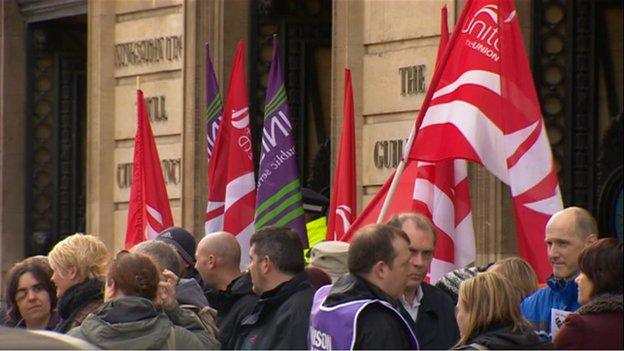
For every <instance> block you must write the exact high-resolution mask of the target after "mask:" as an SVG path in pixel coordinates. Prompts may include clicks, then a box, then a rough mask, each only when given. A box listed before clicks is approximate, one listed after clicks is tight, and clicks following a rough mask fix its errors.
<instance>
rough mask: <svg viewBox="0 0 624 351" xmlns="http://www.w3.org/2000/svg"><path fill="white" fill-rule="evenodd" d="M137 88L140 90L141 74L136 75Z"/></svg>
mask: <svg viewBox="0 0 624 351" xmlns="http://www.w3.org/2000/svg"><path fill="white" fill-rule="evenodd" d="M136 86H137V90H141V76H137V77H136Z"/></svg>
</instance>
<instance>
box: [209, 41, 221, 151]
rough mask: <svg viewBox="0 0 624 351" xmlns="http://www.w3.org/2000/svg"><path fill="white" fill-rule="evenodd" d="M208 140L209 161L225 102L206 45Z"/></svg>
mask: <svg viewBox="0 0 624 351" xmlns="http://www.w3.org/2000/svg"><path fill="white" fill-rule="evenodd" d="M206 106H208V107H207V108H206V122H207V129H206V140H207V142H208V146H207V148H208V161H210V157H211V156H212V148H213V146H214V143H215V140H216V139H217V131H218V130H219V123H220V122H221V116H222V115H223V101H222V100H221V93H219V84H217V77H216V75H215V72H214V68H213V67H212V61H211V60H210V45H209V44H208V43H206Z"/></svg>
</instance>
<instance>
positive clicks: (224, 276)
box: [195, 232, 258, 349]
mask: <svg viewBox="0 0 624 351" xmlns="http://www.w3.org/2000/svg"><path fill="white" fill-rule="evenodd" d="M195 257H196V259H197V262H196V263H195V269H197V271H198V272H199V274H200V275H201V277H202V280H203V282H204V285H205V286H206V287H207V288H209V289H210V293H209V294H208V302H209V304H210V306H211V307H213V308H215V309H216V310H217V311H218V313H219V314H218V316H217V326H218V327H219V330H220V333H219V341H220V342H221V347H222V348H223V349H233V348H234V342H235V340H231V339H232V331H233V330H234V329H235V328H234V327H235V326H236V325H237V324H238V322H239V321H240V319H241V318H243V317H244V316H246V315H247V314H249V313H250V312H251V310H252V309H253V307H254V305H255V303H256V300H257V299H258V297H257V296H256V295H255V294H254V293H253V291H252V283H251V277H250V275H249V273H241V271H240V268H239V267H240V259H241V249H240V245H239V244H238V241H237V240H236V238H235V237H234V235H232V234H230V233H227V232H216V233H212V234H208V235H206V236H205V237H204V238H203V239H202V240H201V241H200V242H199V244H198V245H197V252H196V253H195Z"/></svg>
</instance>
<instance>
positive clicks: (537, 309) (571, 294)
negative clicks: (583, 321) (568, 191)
mask: <svg viewBox="0 0 624 351" xmlns="http://www.w3.org/2000/svg"><path fill="white" fill-rule="evenodd" d="M597 239H598V225H597V224H596V220H595V219H594V217H593V216H592V215H591V213H589V211H587V210H585V209H583V208H580V207H568V208H566V209H564V210H561V211H559V212H557V213H555V214H554V215H553V216H552V217H551V218H550V220H549V221H548V223H547V224H546V239H545V242H546V246H547V247H548V259H549V260H550V264H551V265H552V267H553V274H552V276H551V277H550V278H548V282H547V285H546V286H545V287H544V288H542V289H540V290H538V291H536V292H535V293H534V294H533V295H531V296H529V297H527V298H526V299H525V300H524V301H523V302H522V305H521V308H522V314H523V315H524V317H525V318H526V319H527V320H529V321H530V322H531V323H533V325H534V326H535V328H536V329H537V330H538V331H539V332H540V333H542V334H543V335H544V336H546V335H548V337H549V338H552V335H551V329H550V326H551V311H552V310H553V309H554V310H560V311H567V312H570V311H576V309H578V308H579V307H580V305H579V303H578V301H577V298H578V286H577V285H576V283H575V282H574V278H576V276H577V275H578V274H579V265H578V258H579V255H580V253H581V251H583V249H584V248H585V247H587V246H588V245H590V244H591V243H593V242H595V241H596V240H597ZM555 312H556V311H555Z"/></svg>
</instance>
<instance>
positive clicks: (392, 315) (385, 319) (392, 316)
mask: <svg viewBox="0 0 624 351" xmlns="http://www.w3.org/2000/svg"><path fill="white" fill-rule="evenodd" d="M358 323H360V324H361V323H367V324H377V325H391V324H395V323H396V324H399V325H400V324H401V321H400V317H399V314H398V311H392V309H391V308H390V307H389V306H386V305H385V304H383V303H382V302H380V301H371V302H369V303H367V304H366V305H365V306H364V307H363V308H362V310H361V311H360V313H359V315H358Z"/></svg>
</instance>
